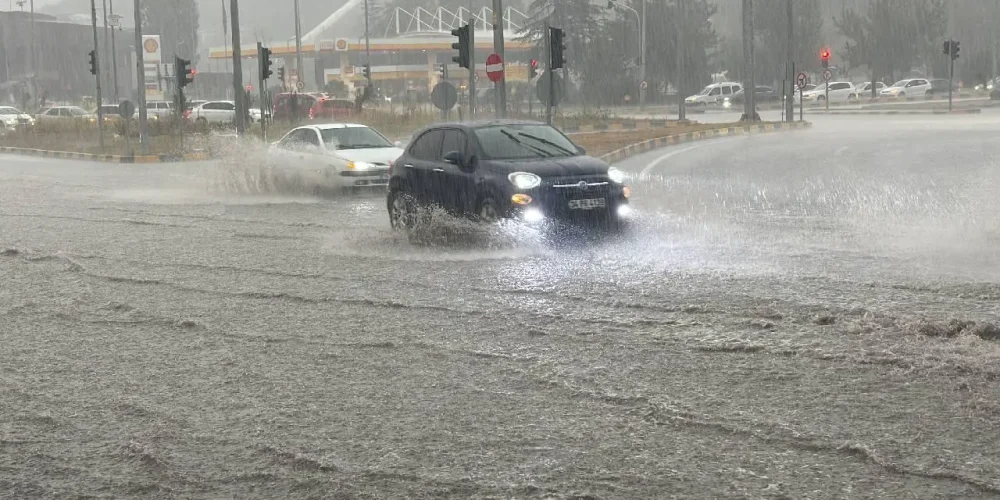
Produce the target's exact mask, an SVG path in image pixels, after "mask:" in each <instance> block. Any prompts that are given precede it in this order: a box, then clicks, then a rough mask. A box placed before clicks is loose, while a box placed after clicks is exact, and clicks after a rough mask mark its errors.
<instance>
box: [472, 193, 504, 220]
mask: <svg viewBox="0 0 1000 500" xmlns="http://www.w3.org/2000/svg"><path fill="white" fill-rule="evenodd" d="M477 213H478V215H479V220H480V221H482V222H496V221H498V220H500V209H499V208H498V207H497V202H496V201H495V200H494V199H493V198H492V197H491V196H487V197H486V198H483V201H481V202H479V210H478V212H477Z"/></svg>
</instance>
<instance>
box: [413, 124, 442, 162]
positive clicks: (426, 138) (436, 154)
mask: <svg viewBox="0 0 1000 500" xmlns="http://www.w3.org/2000/svg"><path fill="white" fill-rule="evenodd" d="M443 139H444V132H442V131H441V130H431V131H429V132H427V133H425V134H423V135H421V136H420V137H418V138H417V140H416V141H413V145H412V146H410V154H412V155H413V157H414V158H418V159H421V160H436V159H438V158H440V157H441V141H442V140H443Z"/></svg>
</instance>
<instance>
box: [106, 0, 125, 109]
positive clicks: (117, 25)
mask: <svg viewBox="0 0 1000 500" xmlns="http://www.w3.org/2000/svg"><path fill="white" fill-rule="evenodd" d="M108 1H109V2H110V4H111V17H110V18H109V19H108V22H109V23H110V24H111V78H112V79H114V87H113V88H114V92H115V102H116V103H120V102H121V99H119V98H118V52H117V50H118V49H117V47H116V46H115V31H116V30H120V29H121V25H122V24H121V23H122V16H119V15H118V14H115V0H108Z"/></svg>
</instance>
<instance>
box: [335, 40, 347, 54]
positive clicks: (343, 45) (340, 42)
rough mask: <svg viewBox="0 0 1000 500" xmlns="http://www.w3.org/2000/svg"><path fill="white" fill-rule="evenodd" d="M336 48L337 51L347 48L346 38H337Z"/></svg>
mask: <svg viewBox="0 0 1000 500" xmlns="http://www.w3.org/2000/svg"><path fill="white" fill-rule="evenodd" d="M336 49H337V50H338V51H341V52H343V51H345V50H347V39H346V38H338V39H337V42H336Z"/></svg>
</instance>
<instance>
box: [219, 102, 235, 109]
mask: <svg viewBox="0 0 1000 500" xmlns="http://www.w3.org/2000/svg"><path fill="white" fill-rule="evenodd" d="M218 109H221V110H223V111H234V110H235V109H236V104H233V103H231V102H220V103H219V107H218Z"/></svg>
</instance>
